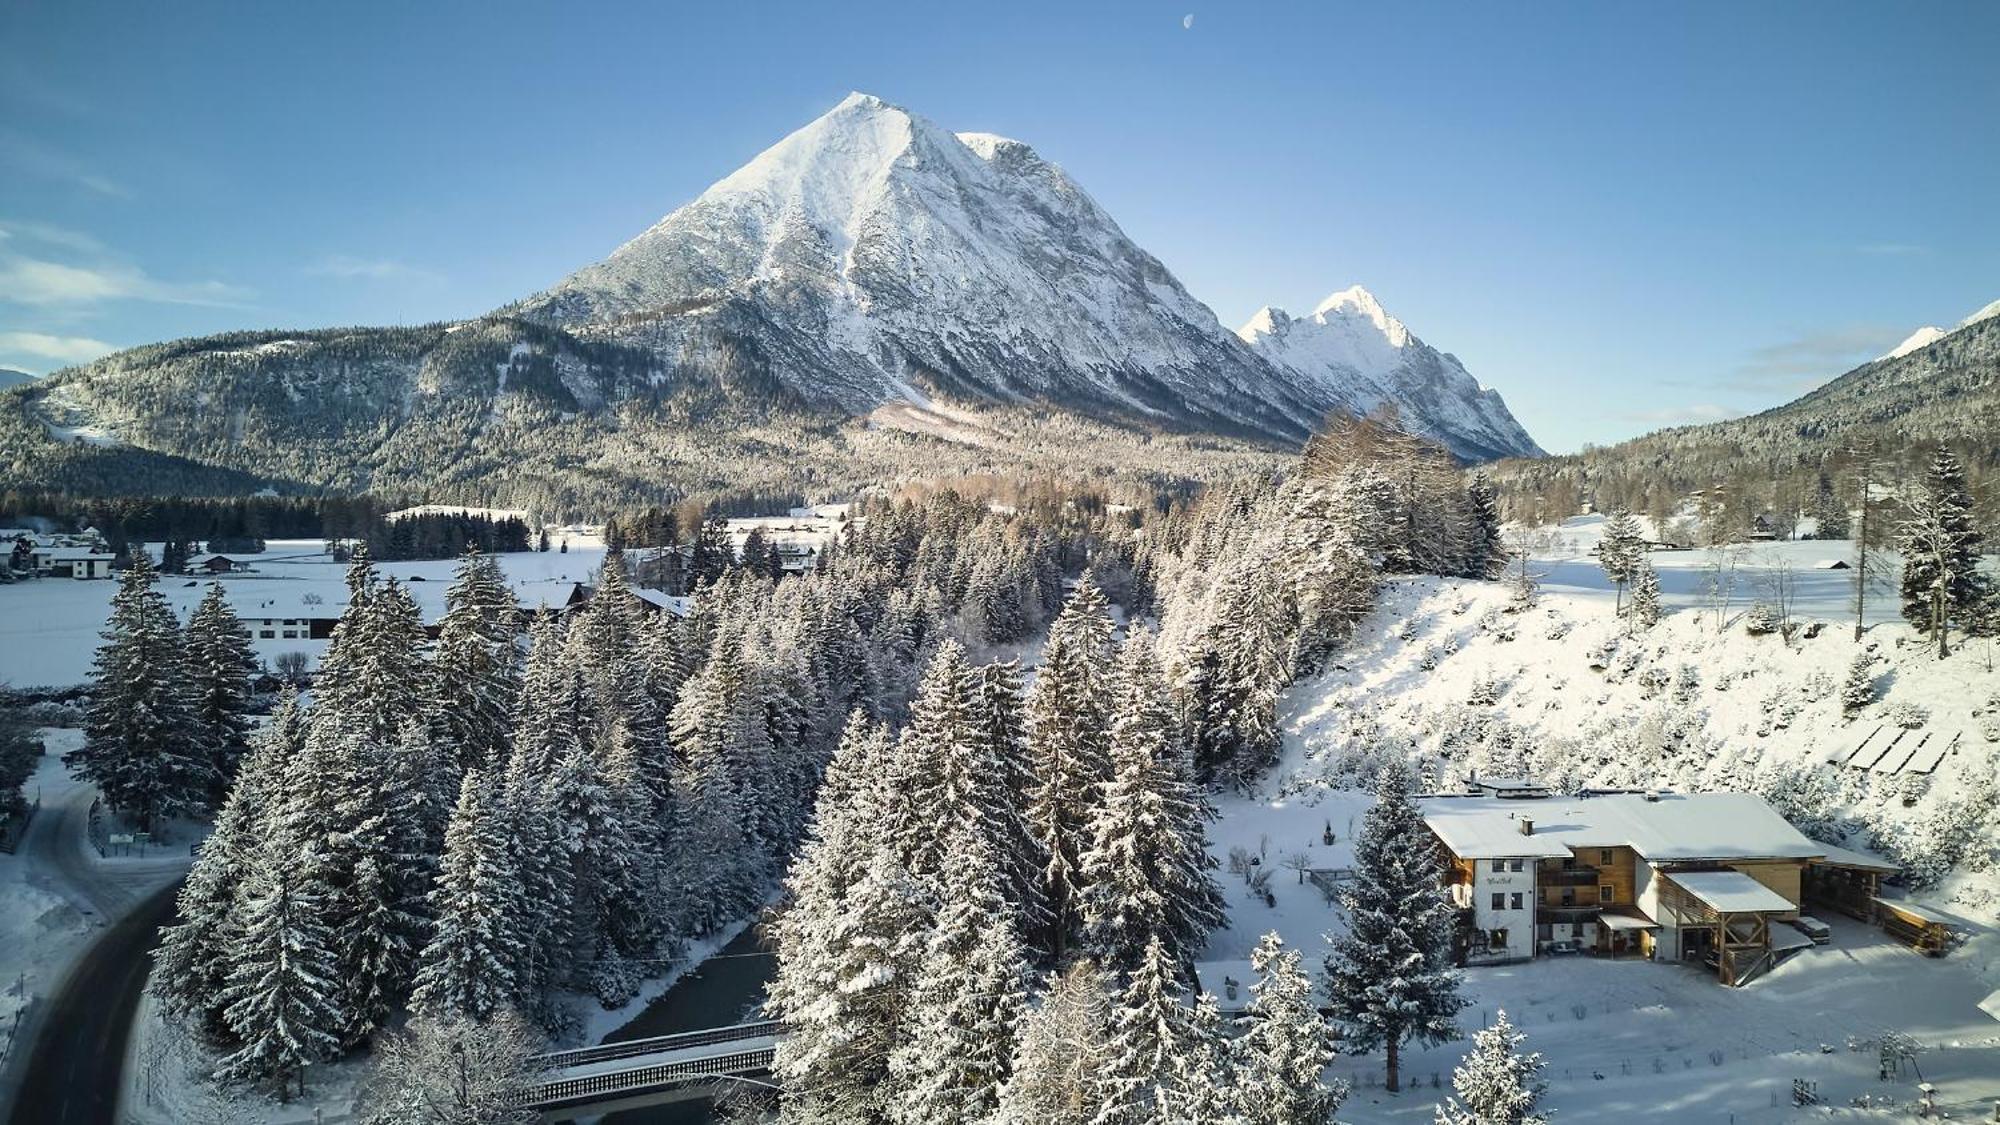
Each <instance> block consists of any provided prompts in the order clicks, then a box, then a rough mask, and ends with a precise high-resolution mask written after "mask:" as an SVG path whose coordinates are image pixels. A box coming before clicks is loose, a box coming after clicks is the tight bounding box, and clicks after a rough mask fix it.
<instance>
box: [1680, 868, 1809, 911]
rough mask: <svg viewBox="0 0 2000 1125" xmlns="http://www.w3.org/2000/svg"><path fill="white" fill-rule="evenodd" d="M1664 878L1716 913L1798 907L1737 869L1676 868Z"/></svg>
mask: <svg viewBox="0 0 2000 1125" xmlns="http://www.w3.org/2000/svg"><path fill="white" fill-rule="evenodd" d="M1667 878H1668V879H1669V880H1671V881H1672V882H1673V883H1674V884H1675V885H1676V886H1678V887H1680V889H1682V890H1684V891H1686V892H1687V893H1689V894H1691V895H1693V896H1694V897H1696V898H1698V899H1700V900H1701V901H1702V903H1703V905H1705V906H1707V907H1708V908H1709V909H1710V910H1713V911H1715V912H1716V913H1717V914H1746V913H1753V912H1754V913H1760V914H1761V913H1770V912H1773V911H1775V912H1778V913H1783V912H1785V911H1788V910H1797V909H1798V906H1797V905H1796V904H1795V903H1793V902H1792V900H1791V899H1788V898H1786V897H1785V896H1784V895H1781V894H1779V893H1778V892H1776V891H1774V890H1772V889H1771V888H1769V887H1767V886H1765V885H1764V884H1762V883H1759V882H1758V881H1757V880H1755V879H1752V878H1751V877H1750V876H1748V875H1745V874H1744V873H1742V872H1741V871H1676V872H1673V873H1672V874H1670V875H1668V876H1667Z"/></svg>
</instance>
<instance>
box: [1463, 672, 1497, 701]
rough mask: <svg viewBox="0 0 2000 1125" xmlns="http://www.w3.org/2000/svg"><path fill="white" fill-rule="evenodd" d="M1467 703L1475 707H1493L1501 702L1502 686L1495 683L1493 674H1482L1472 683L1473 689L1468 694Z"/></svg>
mask: <svg viewBox="0 0 2000 1125" xmlns="http://www.w3.org/2000/svg"><path fill="white" fill-rule="evenodd" d="M1465 701H1466V702H1467V703H1470V704H1472V705H1473V706H1474V707H1491V706H1493V705H1494V704H1495V703H1498V702H1500V685H1499V684H1498V683H1496V682H1494V679H1493V673H1491V672H1481V673H1480V674H1479V676H1478V678H1477V679H1474V680H1473V681H1472V687H1471V689H1470V690H1469V691H1467V692H1466V696H1465Z"/></svg>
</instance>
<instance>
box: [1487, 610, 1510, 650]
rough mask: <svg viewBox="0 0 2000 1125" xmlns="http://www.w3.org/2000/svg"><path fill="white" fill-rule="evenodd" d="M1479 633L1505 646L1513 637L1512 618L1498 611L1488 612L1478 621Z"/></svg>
mask: <svg viewBox="0 0 2000 1125" xmlns="http://www.w3.org/2000/svg"><path fill="white" fill-rule="evenodd" d="M1479 631H1480V632H1482V633H1485V634H1486V635H1487V636H1489V637H1492V638H1493V639H1494V640H1496V641H1499V642H1500V643H1502V644H1505V643H1507V642H1509V641H1512V640H1513V639H1514V637H1515V635H1516V634H1515V624H1514V618H1513V617H1511V616H1509V615H1507V614H1504V613H1501V612H1500V611H1498V610H1488V611H1487V612H1486V614H1485V616H1483V617H1481V618H1480V619H1479Z"/></svg>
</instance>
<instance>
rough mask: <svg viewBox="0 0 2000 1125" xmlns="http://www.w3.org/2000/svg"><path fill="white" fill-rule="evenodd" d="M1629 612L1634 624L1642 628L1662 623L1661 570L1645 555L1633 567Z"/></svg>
mask: <svg viewBox="0 0 2000 1125" xmlns="http://www.w3.org/2000/svg"><path fill="white" fill-rule="evenodd" d="M1627 612H1628V613H1629V614H1630V620H1631V621H1632V624H1634V625H1636V626H1638V627H1639V628H1641V629H1650V628H1652V627H1653V626H1655V625H1658V624H1659V623H1660V572H1659V571H1657V570H1654V569H1653V564H1652V563H1650V562H1648V561H1646V559H1645V558H1644V557H1641V558H1640V559H1639V561H1638V565H1637V566H1635V567H1633V568H1632V604H1631V605H1630V606H1629V607H1628V608H1627Z"/></svg>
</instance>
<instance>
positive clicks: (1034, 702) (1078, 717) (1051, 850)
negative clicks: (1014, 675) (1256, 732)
mask: <svg viewBox="0 0 2000 1125" xmlns="http://www.w3.org/2000/svg"><path fill="white" fill-rule="evenodd" d="M1111 632H1112V624H1111V618H1110V615H1109V614H1108V613H1107V612H1106V609H1105V601H1104V595H1103V594H1102V593H1101V592H1100V591H1099V590H1098V589H1097V586H1096V584H1095V583H1093V582H1092V581H1091V580H1090V579H1089V578H1087V577H1086V578H1084V579H1083V580H1082V581H1080V582H1079V583H1078V584H1077V588H1076V592H1075V593H1074V594H1072V595H1071V596H1070V599H1069V601H1068V602H1067V603H1065V604H1064V606H1063V611H1062V613H1061V615H1060V616H1058V617H1057V618H1056V621H1055V624H1054V625H1053V626H1051V627H1050V629H1049V639H1048V643H1047V645H1046V646H1044V648H1043V650H1042V665H1041V668H1040V669H1039V670H1038V671H1037V672H1036V675H1035V685H1034V687H1033V688H1032V689H1031V690H1030V691H1029V693H1028V723H1027V726H1028V748H1029V755H1030V757H1031V758H1032V759H1033V761H1034V763H1035V774H1036V777H1037V784H1036V787H1035V790H1034V792H1033V793H1032V794H1030V798H1029V800H1030V803H1029V808H1028V823H1029V825H1030V826H1031V827H1032V828H1033V830H1034V833H1035V839H1036V841H1037V842H1038V843H1039V844H1040V845H1041V848H1042V851H1043V852H1044V853H1045V854H1046V855H1047V856H1048V859H1047V861H1046V863H1045V865H1044V867H1043V869H1042V899H1043V901H1044V903H1045V904H1046V906H1047V910H1048V915H1049V928H1048V931H1047V934H1046V936H1045V942H1044V945H1043V948H1044V949H1045V951H1046V952H1047V953H1048V954H1049V955H1050V956H1052V957H1054V958H1056V959H1057V960H1060V959H1061V958H1062V956H1063V954H1064V952H1065V951H1066V950H1067V949H1068V948H1069V945H1070V943H1071V941H1072V938H1073V935H1074V934H1075V932H1076V930H1077V928H1078V925H1079V923H1080V922H1081V919H1082V878H1083V874H1082V858H1083V853H1084V852H1085V851H1086V850H1087V849H1088V848H1089V846H1090V822H1091V818H1092V816H1093V815H1094V812H1095V805H1096V796H1097V787H1098V786H1100V785H1102V784H1103V783H1104V782H1105V781H1107V780H1109V779H1110V776H1111V745H1110V737H1109V735H1110V725H1111V724H1110V713H1109V705H1110V698H1111V671H1112V667H1111V666H1112V651H1111Z"/></svg>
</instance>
